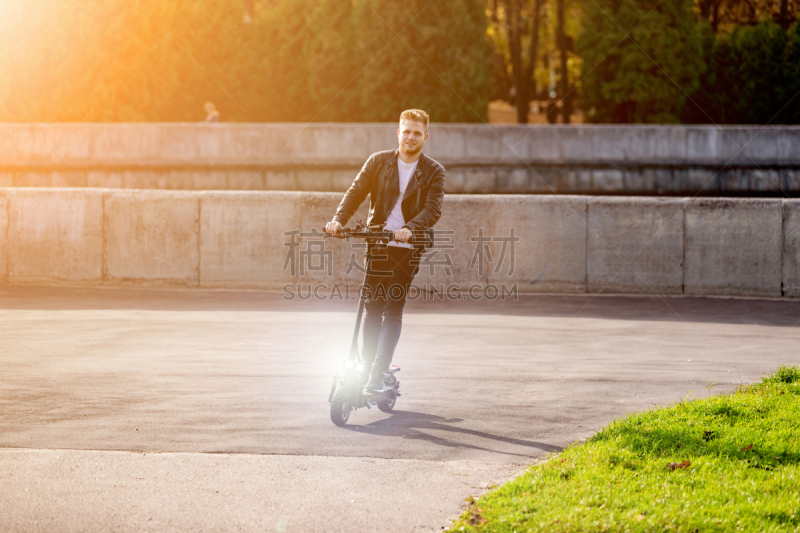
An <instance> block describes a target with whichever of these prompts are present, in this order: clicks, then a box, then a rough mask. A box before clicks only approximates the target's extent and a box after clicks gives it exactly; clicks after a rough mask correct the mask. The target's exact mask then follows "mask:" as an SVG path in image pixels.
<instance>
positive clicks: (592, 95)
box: [576, 0, 705, 123]
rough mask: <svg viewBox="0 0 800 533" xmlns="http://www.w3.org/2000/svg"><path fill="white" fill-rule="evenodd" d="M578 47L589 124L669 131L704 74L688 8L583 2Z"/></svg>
mask: <svg viewBox="0 0 800 533" xmlns="http://www.w3.org/2000/svg"><path fill="white" fill-rule="evenodd" d="M583 13H584V20H583V25H582V26H583V30H582V31H581V33H580V35H579V37H578V40H577V43H576V47H577V51H578V53H579V55H580V56H581V58H582V61H583V62H582V78H583V81H582V83H581V84H580V103H581V107H582V108H583V110H584V112H585V113H586V115H585V116H586V119H587V120H588V121H590V122H613V123H649V122H656V123H674V122H677V121H678V119H679V116H680V112H681V109H682V108H683V105H684V102H685V100H686V93H691V92H693V91H694V90H695V89H696V88H697V86H698V79H699V77H700V74H701V73H702V71H703V69H704V62H703V55H702V48H701V45H702V41H701V34H702V28H703V26H705V25H698V24H697V23H696V22H695V19H694V14H693V13H692V3H691V0H662V1H660V2H659V1H658V0H586V1H585V2H584V7H583Z"/></svg>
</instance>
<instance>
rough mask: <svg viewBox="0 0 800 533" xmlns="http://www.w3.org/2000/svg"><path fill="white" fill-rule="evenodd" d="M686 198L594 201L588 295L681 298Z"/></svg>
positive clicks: (590, 227)
mask: <svg viewBox="0 0 800 533" xmlns="http://www.w3.org/2000/svg"><path fill="white" fill-rule="evenodd" d="M683 205H684V200H681V199H667V198H620V197H617V198H590V199H589V200H588V211H589V231H588V261H587V281H588V290H589V292H613V293H638V294H648V293H655V294H680V293H681V292H682V291H683V215H684V213H683Z"/></svg>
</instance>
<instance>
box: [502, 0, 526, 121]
mask: <svg viewBox="0 0 800 533" xmlns="http://www.w3.org/2000/svg"><path fill="white" fill-rule="evenodd" d="M521 2H522V0H508V3H507V6H508V12H507V13H506V24H507V26H508V48H509V52H510V54H511V72H512V74H513V76H514V96H515V103H516V105H517V122H518V123H520V124H527V123H528V87H527V83H525V72H524V71H523V67H522V35H521V33H522V31H521V28H520V19H521V18H522V14H521V13H520V11H521V10H520V7H521V6H520V3H521Z"/></svg>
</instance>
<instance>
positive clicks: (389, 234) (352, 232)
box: [325, 228, 394, 240]
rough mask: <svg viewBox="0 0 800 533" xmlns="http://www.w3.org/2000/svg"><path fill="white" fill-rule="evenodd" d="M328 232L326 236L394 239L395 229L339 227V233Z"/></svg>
mask: <svg viewBox="0 0 800 533" xmlns="http://www.w3.org/2000/svg"><path fill="white" fill-rule="evenodd" d="M325 233H327V235H326V237H335V238H337V239H345V238H347V237H352V238H355V239H389V240H394V232H393V231H374V230H370V229H354V228H339V234H338V235H334V234H333V233H329V232H328V231H325Z"/></svg>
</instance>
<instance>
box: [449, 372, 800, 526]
mask: <svg viewBox="0 0 800 533" xmlns="http://www.w3.org/2000/svg"><path fill="white" fill-rule="evenodd" d="M684 461H688V462H689V463H690V464H689V465H688V466H686V467H685V468H675V469H673V470H671V469H670V468H669V467H668V464H669V463H679V464H681V465H682V466H683V465H684V464H685V463H684ZM798 462H800V368H797V367H781V368H779V369H778V370H777V371H775V372H774V373H772V374H771V375H770V376H768V377H766V378H764V379H763V380H762V382H761V383H758V384H755V385H751V386H744V387H740V388H739V390H737V391H736V392H735V393H733V394H729V395H720V396H715V397H709V398H706V399H697V400H692V401H685V402H681V403H679V404H676V405H674V406H671V407H664V408H657V409H653V410H651V411H647V412H644V413H638V414H634V415H632V416H629V417H627V418H625V419H623V420H616V421H614V422H612V423H611V424H610V425H609V426H607V427H606V428H604V429H603V430H602V431H600V432H599V433H597V434H596V435H595V436H594V437H592V438H591V439H589V440H588V441H586V442H585V443H582V444H576V445H573V446H571V447H570V448H568V449H566V450H564V451H563V452H561V453H560V454H557V455H553V456H551V457H550V458H549V459H548V460H547V461H544V462H542V463H539V464H537V465H535V466H532V467H531V468H530V469H529V470H528V471H527V472H525V473H524V474H523V475H521V476H520V477H518V478H516V479H515V480H513V481H511V482H509V483H506V484H505V485H502V486H500V487H498V488H497V489H496V490H493V491H491V492H489V493H488V494H486V495H484V496H483V497H481V498H480V499H478V500H474V501H473V500H471V499H468V501H470V505H469V507H468V509H467V511H466V512H465V513H464V514H463V515H462V516H461V517H460V518H459V519H458V520H456V522H455V523H454V524H453V525H452V526H451V531H507V532H512V531H518V532H523V531H548V532H550V531H800V467H798Z"/></svg>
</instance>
